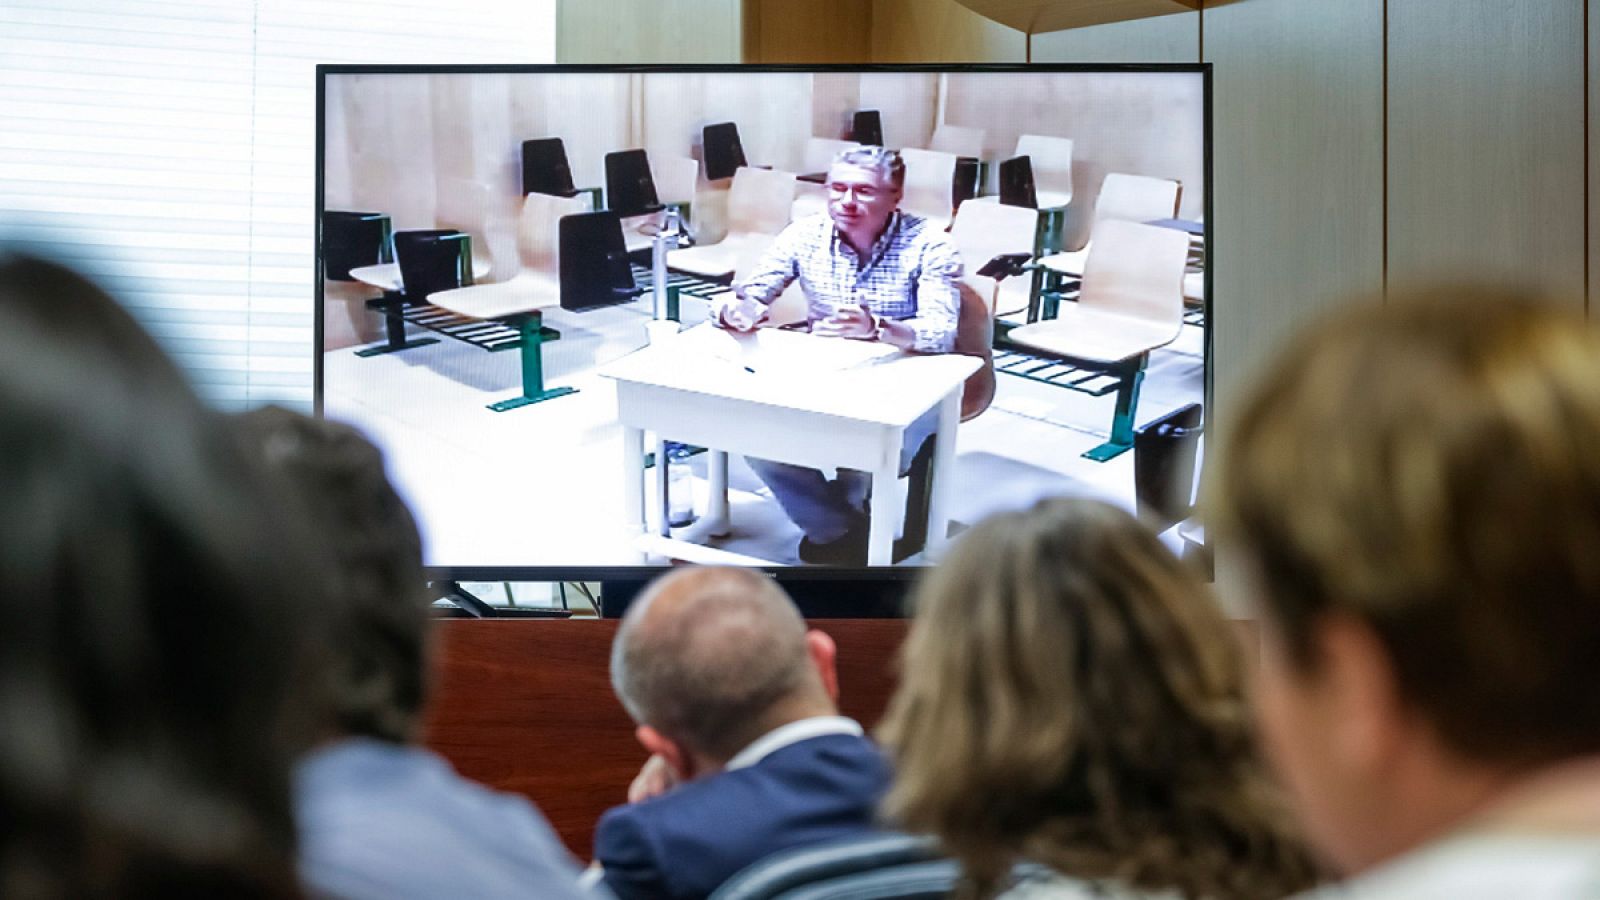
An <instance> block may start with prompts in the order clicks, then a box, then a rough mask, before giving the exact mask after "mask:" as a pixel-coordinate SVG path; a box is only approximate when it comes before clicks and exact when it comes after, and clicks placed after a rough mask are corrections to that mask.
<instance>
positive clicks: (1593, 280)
mask: <svg viewBox="0 0 1600 900" xmlns="http://www.w3.org/2000/svg"><path fill="white" fill-rule="evenodd" d="M1585 2H1586V3H1588V20H1589V34H1588V36H1587V40H1588V42H1589V71H1588V72H1587V73H1586V75H1587V77H1588V79H1589V82H1588V83H1589V90H1588V91H1587V94H1588V96H1589V108H1588V109H1587V110H1585V121H1586V122H1587V121H1591V120H1592V118H1593V117H1594V115H1595V113H1596V110H1597V109H1600V96H1596V94H1597V93H1600V0H1585ZM1588 165H1589V183H1590V184H1600V142H1596V141H1591V142H1590V143H1589V159H1588ZM1588 221H1589V247H1588V251H1589V285H1588V287H1589V301H1588V302H1589V305H1590V306H1591V307H1593V306H1594V305H1596V304H1595V298H1597V297H1600V202H1596V201H1595V200H1594V199H1593V198H1592V197H1591V198H1590V199H1589V220H1588Z"/></svg>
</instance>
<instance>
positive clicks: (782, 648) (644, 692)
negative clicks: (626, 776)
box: [611, 566, 838, 778]
mask: <svg viewBox="0 0 1600 900" xmlns="http://www.w3.org/2000/svg"><path fill="white" fill-rule="evenodd" d="M834 652H835V648H834V644H833V640H832V639H831V638H829V637H828V636H827V635H826V634H823V633H822V632H820V631H807V630H806V626H805V621H804V620H803V619H801V618H800V612H799V610H797V609H796V608H795V606H794V602H793V601H792V600H790V599H789V596H788V595H787V594H785V593H784V592H783V589H782V588H780V587H779V586H778V584H777V583H776V582H775V581H773V580H772V579H770V578H768V577H766V576H764V575H762V574H760V573H759V572H754V571H749V570H745V569H736V568H728V567H713V566H705V567H693V568H686V569H680V570H678V571H675V572H672V573H671V574H668V575H665V576H663V577H661V578H658V579H657V580H656V581H654V582H652V583H651V584H650V585H649V586H648V587H647V588H646V589H645V591H644V593H642V594H641V595H640V597H639V599H638V600H636V601H635V602H634V603H633V605H632V606H631V607H629V609H628V612H627V614H626V615H625V616H624V617H623V619H622V624H621V625H620V626H619V627H618V629H617V636H616V640H615V641H614V642H613V644H612V646H611V684H612V687H613V688H614V689H615V690H616V694H617V697H618V698H619V699H620V700H621V701H622V705H623V706H624V707H626V708H627V710H628V714H629V715H631V716H632V717H633V720H634V721H635V722H636V723H638V729H637V731H636V735H637V737H638V739H639V743H640V744H642V745H643V746H644V748H645V749H646V750H648V751H649V752H650V753H652V754H655V755H658V756H660V757H661V758H662V759H663V760H665V762H666V763H667V765H668V766H670V767H671V768H672V770H673V771H674V772H675V773H676V774H677V775H678V776H679V777H681V778H694V777H697V776H699V775H704V774H709V773H711V772H715V771H719V770H720V769H721V768H722V767H723V765H724V764H726V763H727V761H728V760H729V759H731V758H733V756H735V755H736V754H737V753H738V752H739V751H740V750H742V749H744V747H745V746H746V745H747V744H749V743H750V742H752V741H754V740H755V739H756V738H759V737H761V736H762V735H764V734H766V733H767V732H769V731H771V730H772V729H774V728H778V727H780V726H782V725H786V724H788V723H789V722H794V721H798V720H800V719H804V718H809V717H812V716H824V715H834V714H836V712H837V708H836V706H835V701H836V700H837V698H838V682H837V679H836V677H835V672H834Z"/></svg>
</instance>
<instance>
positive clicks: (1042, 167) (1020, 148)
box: [1016, 134, 1072, 193]
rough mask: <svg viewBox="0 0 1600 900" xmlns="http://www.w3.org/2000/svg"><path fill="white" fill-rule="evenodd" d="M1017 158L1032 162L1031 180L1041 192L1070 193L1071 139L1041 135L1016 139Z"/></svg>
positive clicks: (1029, 135) (1027, 135) (1023, 136)
mask: <svg viewBox="0 0 1600 900" xmlns="http://www.w3.org/2000/svg"><path fill="white" fill-rule="evenodd" d="M1016 155H1017V156H1026V157H1029V158H1030V159H1031V160H1032V161H1033V178H1034V181H1035V182H1036V183H1037V184H1038V186H1039V187H1040V188H1041V189H1042V190H1047V191H1059V192H1065V193H1071V192H1072V139H1071V138H1063V137H1050V136H1048V135H1042V134H1025V135H1022V136H1021V137H1019V138H1017V152H1016Z"/></svg>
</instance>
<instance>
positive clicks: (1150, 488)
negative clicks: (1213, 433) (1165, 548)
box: [1133, 403, 1204, 531]
mask: <svg viewBox="0 0 1600 900" xmlns="http://www.w3.org/2000/svg"><path fill="white" fill-rule="evenodd" d="M1203 415H1204V409H1203V407H1201V405H1200V404H1198V403H1191V404H1189V405H1188V406H1184V407H1181V408H1179V409H1175V410H1173V411H1172V412H1170V413H1167V414H1166V415H1164V416H1162V417H1161V418H1159V419H1156V420H1155V421H1153V422H1149V423H1147V424H1146V425H1145V426H1144V427H1143V428H1140V429H1138V430H1137V431H1135V432H1134V435H1133V488H1134V495H1135V497H1136V498H1137V502H1138V510H1139V518H1141V519H1144V520H1145V521H1146V522H1148V523H1149V524H1150V526H1151V527H1152V528H1155V529H1156V530H1157V531H1165V530H1166V529H1167V528H1169V527H1171V526H1172V525H1173V523H1175V522H1179V521H1181V520H1183V519H1184V518H1186V517H1187V516H1188V515H1189V511H1190V510H1191V509H1192V508H1193V506H1194V504H1193V495H1194V463H1195V451H1196V449H1197V445H1198V444H1199V442H1200V434H1201V432H1202V431H1204V422H1203Z"/></svg>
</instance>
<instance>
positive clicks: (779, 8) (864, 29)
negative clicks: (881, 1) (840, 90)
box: [744, 0, 872, 63]
mask: <svg viewBox="0 0 1600 900" xmlns="http://www.w3.org/2000/svg"><path fill="white" fill-rule="evenodd" d="M744 17H745V20H744V28H745V54H744V61H745V62H751V63H864V62H867V61H869V60H870V59H871V58H872V4H871V2H869V0H745V5H744Z"/></svg>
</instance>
